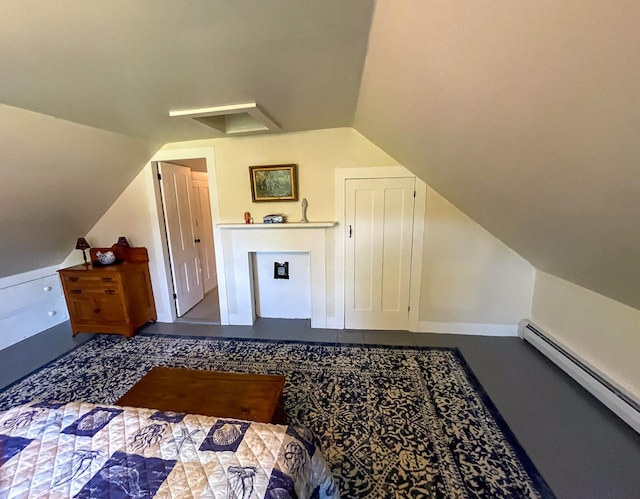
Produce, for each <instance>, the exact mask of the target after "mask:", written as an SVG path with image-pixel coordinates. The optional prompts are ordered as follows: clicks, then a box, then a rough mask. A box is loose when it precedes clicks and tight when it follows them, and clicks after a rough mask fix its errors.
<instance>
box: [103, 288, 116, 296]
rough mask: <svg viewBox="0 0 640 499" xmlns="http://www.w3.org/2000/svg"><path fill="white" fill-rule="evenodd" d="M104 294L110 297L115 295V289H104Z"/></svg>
mask: <svg viewBox="0 0 640 499" xmlns="http://www.w3.org/2000/svg"><path fill="white" fill-rule="evenodd" d="M104 292H105V294H107V295H112V294H113V293H115V292H116V291H115V289H105V290H104Z"/></svg>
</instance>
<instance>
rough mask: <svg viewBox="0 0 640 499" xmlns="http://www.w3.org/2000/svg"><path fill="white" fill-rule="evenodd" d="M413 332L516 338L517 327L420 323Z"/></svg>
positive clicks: (514, 325) (506, 325)
mask: <svg viewBox="0 0 640 499" xmlns="http://www.w3.org/2000/svg"><path fill="white" fill-rule="evenodd" d="M413 332H415V333H437V334H464V335H472V336H518V325H517V324H484V323H471V322H431V321H420V322H418V323H417V325H416V327H415V329H413Z"/></svg>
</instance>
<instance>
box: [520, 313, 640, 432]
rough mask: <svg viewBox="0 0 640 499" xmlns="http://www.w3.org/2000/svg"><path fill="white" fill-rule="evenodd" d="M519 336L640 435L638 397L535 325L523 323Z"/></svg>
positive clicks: (639, 404) (639, 402) (527, 322)
mask: <svg viewBox="0 0 640 499" xmlns="http://www.w3.org/2000/svg"><path fill="white" fill-rule="evenodd" d="M518 333H519V336H520V337H522V338H523V339H524V340H525V341H528V342H529V343H531V344H532V345H533V346H534V347H535V348H537V349H538V350H539V351H540V352H541V353H542V354H543V355H545V356H546V357H547V358H548V359H549V360H551V361H552V362H553V363H554V364H556V365H557V366H558V367H559V368H560V369H562V370H563V371H564V372H566V373H567V374H568V375H569V376H571V377H572V378H573V379H574V380H575V381H577V382H578V383H579V384H580V385H582V386H583V387H584V388H585V389H586V390H587V391H589V392H590V393H591V394H592V395H593V396H594V397H596V398H597V399H598V400H600V402H602V403H603V404H604V405H605V406H607V407H608V408H609V409H611V411H613V412H614V413H615V414H617V415H618V416H619V417H620V418H621V419H622V420H623V421H625V422H626V423H627V424H628V425H629V426H631V427H632V428H633V429H634V430H635V431H637V432H638V433H640V401H639V400H638V399H637V398H636V397H634V396H633V395H632V394H631V393H629V392H628V391H627V390H625V389H624V388H623V387H622V386H620V385H619V384H618V383H616V382H615V381H614V380H612V379H611V378H609V377H608V376H606V375H605V374H604V373H603V372H601V371H600V370H598V369H596V368H595V367H593V366H592V365H590V364H589V363H587V362H585V361H584V360H582V359H581V358H580V356H579V355H578V354H576V353H575V352H573V351H572V350H571V349H569V348H568V347H566V346H564V345H563V344H562V343H560V342H559V341H558V340H556V339H555V338H553V337H552V336H551V335H549V333H548V332H547V331H544V330H543V329H542V328H540V327H539V326H537V325H535V324H534V323H533V322H531V321H528V320H523V321H521V322H520V328H519V331H518Z"/></svg>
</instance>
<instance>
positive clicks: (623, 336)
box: [531, 271, 640, 401]
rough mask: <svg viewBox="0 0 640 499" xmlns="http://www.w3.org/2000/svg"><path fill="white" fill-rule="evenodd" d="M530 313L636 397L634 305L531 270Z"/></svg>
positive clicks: (637, 319)
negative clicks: (532, 273) (533, 277)
mask: <svg viewBox="0 0 640 499" xmlns="http://www.w3.org/2000/svg"><path fill="white" fill-rule="evenodd" d="M531 318H532V319H533V322H534V323H535V324H537V325H538V326H540V327H541V328H542V329H543V330H545V331H546V332H547V333H548V334H549V335H551V336H552V337H553V338H554V339H555V340H556V341H558V342H559V343H560V344H562V345H564V346H565V347H567V348H568V349H569V350H570V351H573V352H574V353H575V354H577V355H578V357H579V358H581V359H583V360H584V361H585V362H586V363H587V364H589V365H591V366H592V367H594V368H595V369H596V370H597V371H599V372H600V373H601V374H603V375H604V376H605V377H608V378H609V379H610V380H611V381H613V382H614V383H615V384H617V385H618V386H620V387H622V388H623V389H624V390H625V391H627V392H628V393H631V394H632V395H633V396H635V398H636V400H638V401H640V363H639V362H638V358H640V333H639V331H640V310H638V309H635V308H632V307H629V306H627V305H623V304H622V303H619V302H616V301H614V300H611V299H610V298H607V297H605V296H602V295H600V294H597V293H594V292H593V291H590V290H588V289H585V288H582V287H580V286H577V285H575V284H572V283H570V282H567V281H564V280H562V279H559V278H557V277H554V276H551V275H549V274H546V273H544V272H540V271H537V272H536V279H535V288H534V295H533V307H532V311H531Z"/></svg>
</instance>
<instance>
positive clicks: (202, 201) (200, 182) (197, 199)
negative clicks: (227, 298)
mask: <svg viewBox="0 0 640 499" xmlns="http://www.w3.org/2000/svg"><path fill="white" fill-rule="evenodd" d="M191 181H192V183H193V201H194V205H195V207H194V208H193V215H194V218H195V223H194V232H195V236H196V241H198V240H199V241H200V242H199V243H198V244H197V246H198V257H199V259H200V275H201V278H202V284H203V286H204V292H205V293H207V292H208V291H211V290H212V289H213V288H215V287H216V286H217V285H218V278H217V275H216V255H215V252H214V249H213V223H212V222H211V202H210V200H209V179H208V176H207V174H206V173H204V172H194V171H192V172H191Z"/></svg>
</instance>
